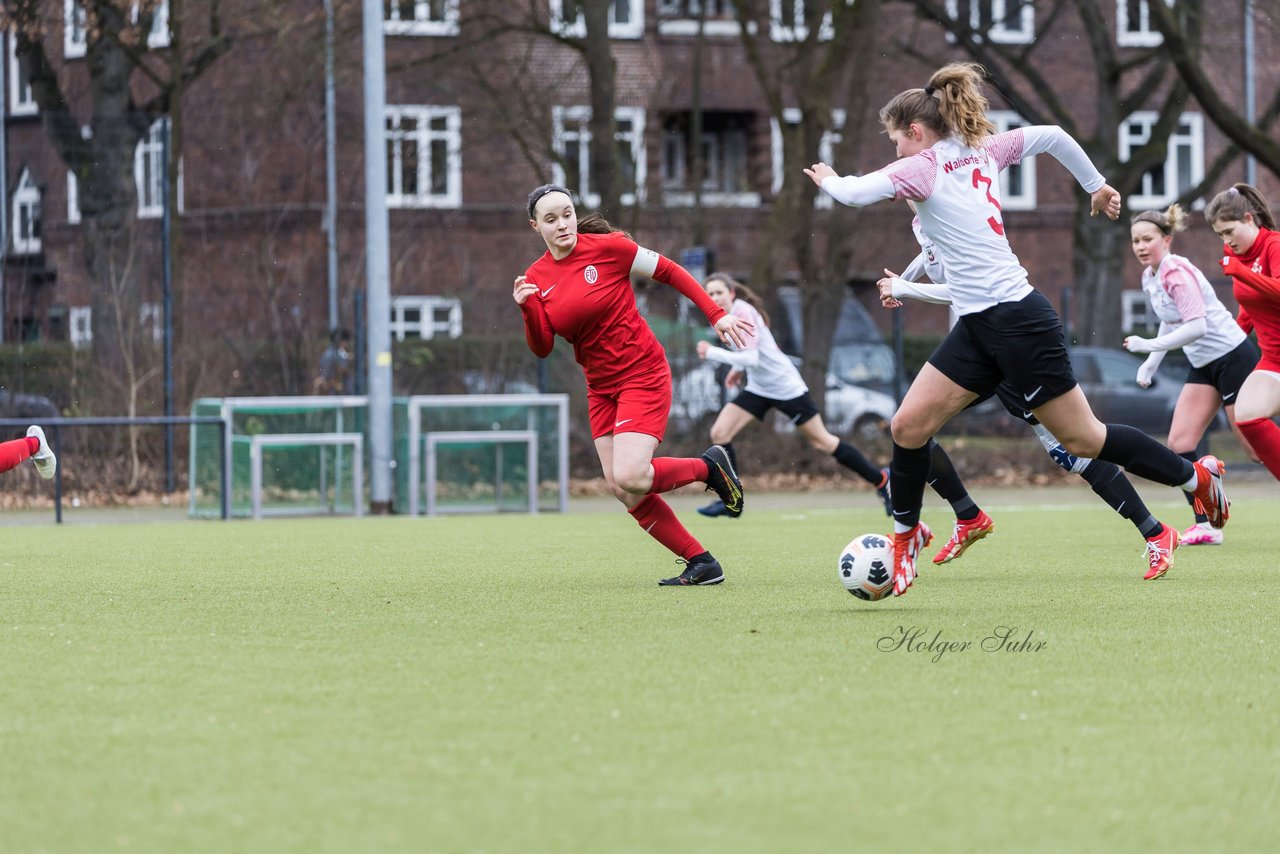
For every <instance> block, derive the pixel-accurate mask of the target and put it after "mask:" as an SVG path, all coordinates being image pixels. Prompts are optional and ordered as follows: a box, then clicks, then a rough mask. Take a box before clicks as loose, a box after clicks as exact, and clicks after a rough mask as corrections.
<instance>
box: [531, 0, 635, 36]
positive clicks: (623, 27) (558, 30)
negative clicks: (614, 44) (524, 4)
mask: <svg viewBox="0 0 1280 854" xmlns="http://www.w3.org/2000/svg"><path fill="white" fill-rule="evenodd" d="M615 2H618V0H609V38H611V39H638V38H641V37H642V36H644V0H621V2H625V3H626V4H627V6H628V7H629V8H630V10H631V20H629V21H628V22H627V23H625V24H618V23H615V21H614V12H613V10H614V9H615V8H616V6H615V5H614V4H615ZM550 7H551V31H552V32H553V33H555V34H556V35H559V36H564V37H565V38H571V39H583V38H586V37H587V22H586V19H584V18H583V17H582V15H581V14H578V15H577V16H576V17H575V18H574V19H573V20H572V21H567V20H565V16H564V0H550Z"/></svg>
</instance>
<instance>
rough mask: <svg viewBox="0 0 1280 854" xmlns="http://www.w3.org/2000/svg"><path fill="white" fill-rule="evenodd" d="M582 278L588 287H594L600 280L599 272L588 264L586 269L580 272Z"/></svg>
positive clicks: (592, 265)
mask: <svg viewBox="0 0 1280 854" xmlns="http://www.w3.org/2000/svg"><path fill="white" fill-rule="evenodd" d="M582 277H583V278H584V279H586V280H587V284H588V285H594V284H595V283H596V281H597V280H598V279H599V278H600V272H599V271H598V270H596V267H595V265H594V264H588V265H587V269H585V270H583V271H582Z"/></svg>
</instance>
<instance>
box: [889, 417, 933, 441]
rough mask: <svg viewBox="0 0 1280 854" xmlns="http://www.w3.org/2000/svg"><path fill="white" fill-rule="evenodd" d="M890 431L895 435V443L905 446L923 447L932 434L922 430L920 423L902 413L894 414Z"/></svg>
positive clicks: (890, 423)
mask: <svg viewBox="0 0 1280 854" xmlns="http://www.w3.org/2000/svg"><path fill="white" fill-rule="evenodd" d="M889 432H890V433H891V434H892V435H893V441H894V443H895V444H897V445H900V446H902V447H904V448H919V447H923V446H924V444H925V443H926V442H928V441H929V437H930V435H932V434H930V433H926V432H925V431H924V430H922V429H921V428H920V425H918V424H916V423H914V421H913V420H912V419H909V418H905V417H903V416H902V415H901V414H898V415H894V416H893V420H892V421H890V422H889Z"/></svg>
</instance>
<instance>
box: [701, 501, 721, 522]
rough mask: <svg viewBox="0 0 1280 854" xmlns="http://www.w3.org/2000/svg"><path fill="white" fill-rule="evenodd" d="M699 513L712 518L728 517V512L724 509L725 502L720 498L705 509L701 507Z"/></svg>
mask: <svg viewBox="0 0 1280 854" xmlns="http://www.w3.org/2000/svg"><path fill="white" fill-rule="evenodd" d="M698 512H699V513H701V514H702V515H703V516H710V517H712V518H715V517H716V516H727V515H728V511H727V510H725V509H724V502H723V501H721V500H720V499H718V498H717V499H716V500H715V501H712V502H711V503H710V504H708V505H706V506H705V507H699V508H698Z"/></svg>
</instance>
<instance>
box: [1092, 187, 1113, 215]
mask: <svg viewBox="0 0 1280 854" xmlns="http://www.w3.org/2000/svg"><path fill="white" fill-rule="evenodd" d="M1089 200H1090V211H1089V216H1097V215H1098V214H1100V213H1101V214H1105V215H1106V217H1107V219H1119V218H1120V191H1119V190H1117V189H1116V188H1115V187H1113V186H1111V185H1110V184H1103V185H1102V186H1101V187H1099V188H1098V189H1097V190H1095V191H1094V192H1093V195H1091V196H1090V197H1089Z"/></svg>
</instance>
